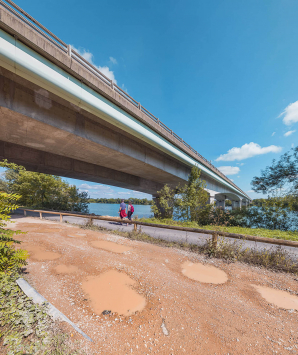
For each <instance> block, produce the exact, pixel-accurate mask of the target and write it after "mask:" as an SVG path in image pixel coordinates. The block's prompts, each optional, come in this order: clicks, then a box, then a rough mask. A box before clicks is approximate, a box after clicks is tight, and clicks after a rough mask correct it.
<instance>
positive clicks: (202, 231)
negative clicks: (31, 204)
mask: <svg viewBox="0 0 298 355" xmlns="http://www.w3.org/2000/svg"><path fill="white" fill-rule="evenodd" d="M18 210H21V211H23V212H24V216H25V217H26V216H27V212H35V213H36V212H37V213H39V218H40V219H42V215H43V214H53V215H59V216H60V223H62V222H63V216H69V217H78V218H87V219H88V220H89V223H90V224H93V220H100V221H109V222H115V221H119V222H123V223H128V224H133V225H134V230H135V231H137V226H146V227H153V228H163V229H170V230H177V231H182V232H191V233H200V234H208V235H211V236H212V244H213V246H214V247H216V246H217V241H218V236H221V237H225V238H233V239H242V240H250V241H253V242H260V243H267V244H274V245H282V246H287V247H293V248H298V242H295V241H292V240H284V239H275V238H265V237H258V236H255V235H246V234H238V233H229V232H224V231H220V230H209V229H200V228H190V227H179V226H170V225H167V224H155V223H147V222H140V221H137V220H133V221H130V220H129V219H125V220H121V219H120V217H103V216H97V215H90V214H89V215H88V214H76V213H69V212H54V211H43V210H31V209H27V208H18Z"/></svg>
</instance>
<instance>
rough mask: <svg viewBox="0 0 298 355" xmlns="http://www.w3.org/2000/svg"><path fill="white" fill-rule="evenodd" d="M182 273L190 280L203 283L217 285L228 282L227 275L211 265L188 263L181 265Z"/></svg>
mask: <svg viewBox="0 0 298 355" xmlns="http://www.w3.org/2000/svg"><path fill="white" fill-rule="evenodd" d="M182 273H183V275H185V276H187V277H188V278H190V279H192V280H196V281H200V282H203V283H210V284H217V285H218V284H223V283H225V282H227V281H228V275H227V274H226V273H225V272H224V271H222V270H220V269H218V268H216V267H214V266H211V265H204V264H201V263H196V264H194V263H192V262H190V261H186V262H185V263H183V264H182Z"/></svg>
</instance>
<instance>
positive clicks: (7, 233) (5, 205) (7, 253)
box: [0, 192, 28, 275]
mask: <svg viewBox="0 0 298 355" xmlns="http://www.w3.org/2000/svg"><path fill="white" fill-rule="evenodd" d="M19 199H20V196H18V195H15V194H13V195H11V194H8V193H6V192H0V275H2V274H7V275H10V274H13V273H15V272H17V271H18V270H19V269H20V267H22V266H23V265H26V259H27V257H28V255H27V252H26V251H25V250H21V249H16V248H15V244H20V241H18V240H16V239H14V238H13V235H14V234H19V233H21V232H20V231H16V232H15V231H12V230H9V229H5V228H4V227H5V226H6V223H7V222H8V221H9V219H10V217H9V213H10V212H11V211H13V210H15V209H16V208H17V207H18V206H17V204H16V202H17V200H19Z"/></svg>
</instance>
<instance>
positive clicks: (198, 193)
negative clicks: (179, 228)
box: [176, 166, 209, 222]
mask: <svg viewBox="0 0 298 355" xmlns="http://www.w3.org/2000/svg"><path fill="white" fill-rule="evenodd" d="M200 176H201V171H200V170H199V168H198V167H196V166H194V167H193V168H192V169H191V172H190V175H189V177H188V182H187V184H185V185H184V186H183V187H179V188H178V194H179V196H178V198H177V199H176V206H177V214H178V217H179V218H181V219H184V220H187V221H192V222H198V221H199V220H200V218H201V216H202V214H205V208H206V205H207V202H208V198H209V196H208V193H207V191H206V190H205V188H206V182H205V181H203V180H201V178H200Z"/></svg>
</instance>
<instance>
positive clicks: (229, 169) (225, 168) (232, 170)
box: [218, 166, 240, 175]
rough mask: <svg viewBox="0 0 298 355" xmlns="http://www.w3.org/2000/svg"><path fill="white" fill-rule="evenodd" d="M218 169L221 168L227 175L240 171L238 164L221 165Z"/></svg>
mask: <svg viewBox="0 0 298 355" xmlns="http://www.w3.org/2000/svg"><path fill="white" fill-rule="evenodd" d="M218 170H220V171H221V172H222V173H223V174H225V175H236V174H238V173H239V171H240V169H239V168H238V166H220V167H219V168H218Z"/></svg>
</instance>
